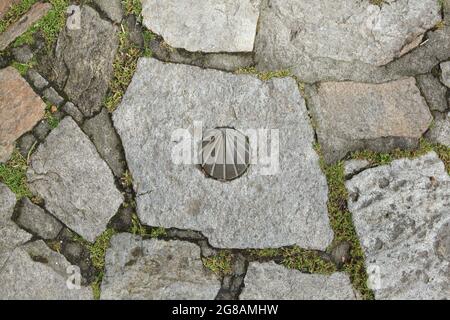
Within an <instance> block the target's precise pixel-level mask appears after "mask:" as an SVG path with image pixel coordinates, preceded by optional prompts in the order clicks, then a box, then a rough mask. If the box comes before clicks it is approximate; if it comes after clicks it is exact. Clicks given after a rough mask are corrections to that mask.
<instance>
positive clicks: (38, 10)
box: [0, 2, 52, 50]
mask: <svg viewBox="0 0 450 320" xmlns="http://www.w3.org/2000/svg"><path fill="white" fill-rule="evenodd" d="M51 8H52V5H51V4H50V3H42V2H38V3H36V4H34V5H33V6H32V7H31V9H30V10H29V11H28V12H27V13H26V14H24V15H23V16H22V18H20V19H19V20H18V21H17V22H15V23H13V24H12V25H10V26H9V27H8V29H6V31H4V32H2V33H1V34H0V50H5V49H6V47H8V46H9V45H10V44H11V43H12V42H13V41H14V40H16V38H17V37H19V36H20V35H22V34H23V33H24V32H25V31H27V30H28V28H30V27H31V26H32V25H33V24H34V23H35V22H36V21H38V20H39V19H40V18H42V17H43V16H45V14H46V13H47V12H48V10H50V9H51Z"/></svg>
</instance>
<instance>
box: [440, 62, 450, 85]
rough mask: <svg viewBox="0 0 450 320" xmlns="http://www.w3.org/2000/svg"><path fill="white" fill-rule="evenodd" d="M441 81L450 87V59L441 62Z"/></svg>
mask: <svg viewBox="0 0 450 320" xmlns="http://www.w3.org/2000/svg"><path fill="white" fill-rule="evenodd" d="M441 72H442V76H441V81H442V83H443V84H445V85H446V86H447V87H448V88H450V61H447V62H442V63H441Z"/></svg>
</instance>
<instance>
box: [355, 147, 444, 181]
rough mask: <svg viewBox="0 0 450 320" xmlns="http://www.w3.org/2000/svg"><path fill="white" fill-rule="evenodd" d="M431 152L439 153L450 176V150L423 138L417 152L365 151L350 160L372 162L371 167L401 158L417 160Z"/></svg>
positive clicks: (356, 153) (359, 152) (358, 152)
mask: <svg viewBox="0 0 450 320" xmlns="http://www.w3.org/2000/svg"><path fill="white" fill-rule="evenodd" d="M431 151H435V152H436V153H437V155H438V156H439V158H440V159H441V160H442V162H444V165H445V168H446V169H447V172H448V173H449V174H450V148H448V147H446V146H444V145H439V144H432V143H430V142H428V141H427V140H425V139H423V138H422V139H420V141H419V147H418V148H417V149H416V150H399V149H397V150H394V151H391V152H389V153H377V152H373V151H368V150H365V151H357V152H353V153H352V154H351V155H350V158H351V159H360V160H367V161H369V162H370V164H371V165H373V166H379V165H387V164H390V163H391V162H392V161H394V160H397V159H401V158H409V159H413V158H417V157H420V156H423V155H424V154H426V153H428V152H431Z"/></svg>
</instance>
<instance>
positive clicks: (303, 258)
mask: <svg viewBox="0 0 450 320" xmlns="http://www.w3.org/2000/svg"><path fill="white" fill-rule="evenodd" d="M248 253H249V254H250V257H251V258H252V259H257V260H260V259H262V260H267V259H269V260H275V259H276V260H279V261H281V263H282V264H283V265H284V266H285V267H286V268H289V269H295V270H299V271H301V272H306V273H318V274H331V273H333V272H335V271H336V266H335V265H334V264H333V263H332V262H330V261H326V260H324V259H323V258H322V257H321V256H320V254H319V253H318V252H316V251H312V250H305V249H301V248H299V247H298V246H294V247H287V248H280V249H258V250H256V249H255V250H250V251H249V252H248Z"/></svg>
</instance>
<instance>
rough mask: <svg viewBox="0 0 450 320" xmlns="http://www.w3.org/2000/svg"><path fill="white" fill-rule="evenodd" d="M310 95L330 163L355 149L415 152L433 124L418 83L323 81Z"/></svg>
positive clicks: (325, 153)
mask: <svg viewBox="0 0 450 320" xmlns="http://www.w3.org/2000/svg"><path fill="white" fill-rule="evenodd" d="M308 95H309V97H310V100H309V104H310V109H311V114H312V116H313V119H314V122H315V123H316V125H317V129H316V131H317V135H318V139H319V143H320V144H321V146H322V148H323V153H324V158H325V160H326V161H327V162H328V163H333V162H335V161H338V160H340V159H342V158H343V157H344V156H345V155H346V154H347V153H348V152H351V151H356V150H363V149H369V150H373V151H377V152H386V151H389V150H393V149H395V148H402V149H410V148H413V147H416V146H417V145H418V141H419V138H420V137H421V136H422V135H423V134H424V133H425V132H426V131H427V130H428V128H429V126H430V124H431V122H432V119H433V117H432V115H431V113H430V110H429V108H428V106H427V104H426V101H425V99H424V98H423V97H422V96H421V94H420V91H419V89H418V88H417V86H416V80H415V79H414V78H406V79H402V80H396V81H392V82H389V83H383V84H366V83H355V82H323V83H320V84H319V85H317V86H311V87H309V90H308Z"/></svg>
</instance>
